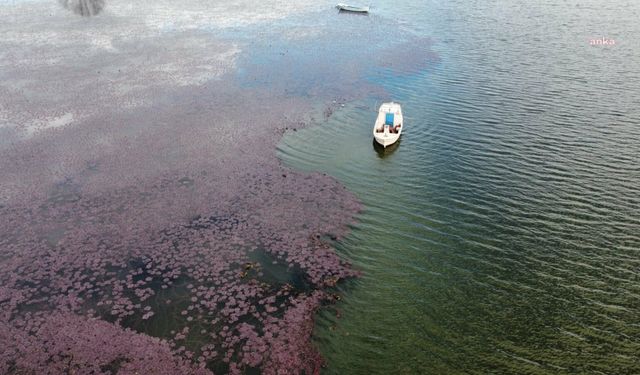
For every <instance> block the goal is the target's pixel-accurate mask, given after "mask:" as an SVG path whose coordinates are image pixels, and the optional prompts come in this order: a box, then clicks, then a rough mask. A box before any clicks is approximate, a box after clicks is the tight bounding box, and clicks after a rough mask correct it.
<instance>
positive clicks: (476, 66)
mask: <svg viewBox="0 0 640 375" xmlns="http://www.w3.org/2000/svg"><path fill="white" fill-rule="evenodd" d="M372 5H374V6H373V9H372V11H373V15H372V16H370V17H373V18H369V21H354V22H353V25H352V26H351V27H354V28H357V27H358V22H361V23H362V24H363V25H366V24H367V22H371V20H372V19H373V20H374V21H375V20H376V19H378V18H379V19H380V20H383V21H385V20H386V21H389V22H390V20H392V21H393V22H395V23H396V26H397V27H398V29H401V30H405V31H406V32H408V33H413V34H415V35H417V36H419V37H429V38H432V39H433V45H432V49H433V50H434V51H435V52H436V53H437V54H438V56H439V59H438V60H437V61H435V62H432V63H430V64H427V65H425V66H423V67H422V68H421V69H420V70H419V71H410V72H406V71H399V70H397V69H394V67H393V66H390V67H389V66H385V67H382V66H379V67H375V66H374V67H372V68H371V69H368V70H367V71H366V72H365V74H363V78H362V79H363V80H365V81H366V82H367V83H368V84H370V85H372V86H373V87H380V88H381V89H382V91H381V92H385V93H388V96H385V95H382V94H371V95H365V96H360V97H359V98H358V99H354V100H350V101H347V102H346V103H345V105H344V107H338V109H337V110H336V111H335V112H333V114H332V115H331V116H330V117H328V119H323V118H322V116H318V117H317V120H316V126H313V127H309V128H306V129H303V130H299V131H297V132H289V133H287V135H286V136H285V138H284V139H283V141H282V142H281V145H280V147H279V150H278V153H279V156H280V157H281V159H282V160H283V161H284V163H285V164H287V165H290V166H293V167H295V168H300V169H303V170H309V171H315V170H320V171H324V172H327V173H329V174H331V175H332V176H335V177H336V178H337V179H339V180H340V181H341V182H342V183H344V184H345V185H346V186H347V187H348V188H349V189H350V190H351V191H353V192H355V193H356V194H357V196H358V197H359V198H360V199H361V200H362V202H363V203H364V205H365V210H364V211H363V212H362V214H361V215H360V216H359V217H358V224H356V225H355V226H354V228H353V230H352V232H351V234H350V235H349V236H348V237H347V238H346V239H344V241H342V242H341V243H340V244H339V249H338V250H339V251H340V253H341V254H342V255H343V256H344V257H345V258H347V259H350V260H351V261H352V262H353V263H354V265H355V267H356V268H358V269H360V270H362V271H363V277H362V278H360V279H358V280H356V281H353V282H349V283H346V284H343V285H341V287H340V289H341V290H340V291H341V293H342V294H343V300H342V302H340V303H339V304H338V305H337V306H336V309H327V310H324V311H322V312H321V313H320V316H319V318H318V328H317V332H316V341H317V344H318V345H319V347H320V348H321V351H322V353H323V355H324V356H325V357H326V359H327V365H328V366H327V369H326V373H328V374H334V373H335V374H345V373H354V374H368V373H433V374H438V373H478V374H485V373H528V374H551V373H553V374H556V373H607V374H631V373H639V372H640V361H638V353H640V319H639V318H638V317H639V316H640V280H639V275H640V256H639V250H640V234H639V233H640V156H639V155H640V110H639V109H638V108H639V106H638V104H640V73H639V72H640V46H639V42H638V39H637V38H636V36H637V35H640V26H638V23H637V22H635V20H637V19H638V16H640V4H638V3H635V2H630V1H626V2H625V1H617V2H613V3H611V2H602V1H593V0H591V1H564V2H557V1H542V2H536V3H535V4H532V3H530V2H524V1H515V2H514V1H502V0H500V1H494V2H482V1H452V2H437V1H426V2H424V3H423V4H421V5H420V6H419V7H417V6H416V5H415V3H413V2H406V1H401V2H381V3H378V4H372ZM600 37H605V38H609V39H614V40H615V41H616V44H615V45H614V46H591V45H590V43H589V40H590V39H593V38H600ZM292 48H293V47H292ZM398 52H399V53H403V52H404V51H398ZM407 53H409V52H407ZM388 97H391V98H393V99H394V100H396V101H398V102H400V103H402V105H403V110H404V113H405V117H406V118H405V130H404V133H403V135H402V140H401V142H400V143H399V144H398V145H397V146H396V147H392V148H389V149H387V150H381V149H379V148H377V147H375V145H374V144H373V142H372V137H371V127H372V124H373V121H374V119H375V115H376V114H375V110H376V108H377V106H378V105H379V104H380V103H381V101H382V100H384V99H387V98H388Z"/></svg>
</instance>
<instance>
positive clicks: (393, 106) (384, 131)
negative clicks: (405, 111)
mask: <svg viewBox="0 0 640 375" xmlns="http://www.w3.org/2000/svg"><path fill="white" fill-rule="evenodd" d="M402 128H403V126H402V107H400V104H398V103H394V102H389V103H382V105H381V106H380V109H379V110H378V118H376V123H375V125H374V126H373V138H375V140H376V142H378V143H379V144H381V145H382V146H383V147H387V146H389V145H392V144H394V143H396V142H397V141H398V139H400V135H401V134H402Z"/></svg>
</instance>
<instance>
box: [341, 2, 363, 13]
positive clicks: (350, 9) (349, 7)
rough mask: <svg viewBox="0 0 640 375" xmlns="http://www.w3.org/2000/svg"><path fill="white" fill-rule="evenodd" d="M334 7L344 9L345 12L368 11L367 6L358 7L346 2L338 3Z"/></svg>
mask: <svg viewBox="0 0 640 375" xmlns="http://www.w3.org/2000/svg"><path fill="white" fill-rule="evenodd" d="M336 8H338V9H339V10H344V11H346V12H356V13H369V7H368V6H367V7H360V6H356V5H347V4H338V5H336Z"/></svg>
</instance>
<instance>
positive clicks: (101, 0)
mask: <svg viewBox="0 0 640 375" xmlns="http://www.w3.org/2000/svg"><path fill="white" fill-rule="evenodd" d="M59 1H60V4H61V5H62V6H63V7H65V8H66V9H69V10H71V11H72V12H73V13H75V14H78V15H81V16H83V17H91V16H95V15H97V14H98V13H100V12H102V9H103V8H104V6H105V0H59Z"/></svg>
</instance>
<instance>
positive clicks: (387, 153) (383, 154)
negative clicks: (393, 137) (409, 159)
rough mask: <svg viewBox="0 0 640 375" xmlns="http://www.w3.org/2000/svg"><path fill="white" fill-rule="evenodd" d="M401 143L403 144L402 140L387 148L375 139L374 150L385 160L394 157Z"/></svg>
mask: <svg viewBox="0 0 640 375" xmlns="http://www.w3.org/2000/svg"><path fill="white" fill-rule="evenodd" d="M400 142H402V139H398V141H397V142H396V143H394V144H392V145H389V146H387V147H384V146H382V145H380V143H378V142H376V140H375V138H374V139H373V149H374V150H375V151H376V154H378V157H379V158H381V159H383V158H385V157H387V156H390V155H392V154H393V153H394V152H395V151H396V150H397V149H398V147H400Z"/></svg>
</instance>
